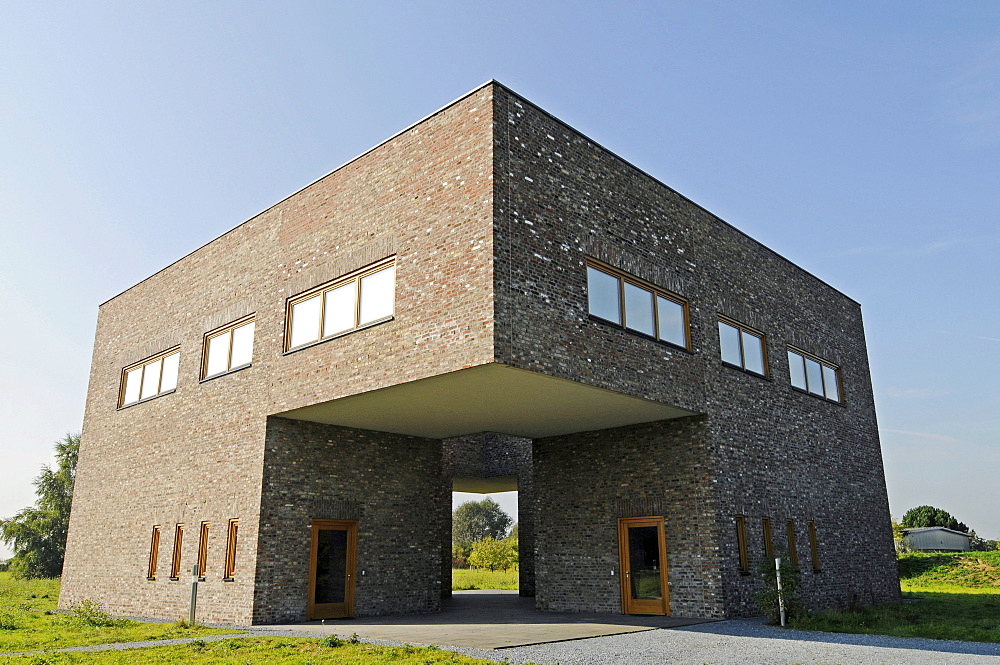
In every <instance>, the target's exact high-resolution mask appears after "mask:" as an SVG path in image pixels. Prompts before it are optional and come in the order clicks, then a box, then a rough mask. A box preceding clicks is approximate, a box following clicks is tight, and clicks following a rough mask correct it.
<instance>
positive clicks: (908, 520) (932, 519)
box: [902, 506, 969, 532]
mask: <svg viewBox="0 0 1000 665" xmlns="http://www.w3.org/2000/svg"><path fill="white" fill-rule="evenodd" d="M902 524H903V526H905V527H908V528H910V529H920V528H923V527H929V526H943V527H944V528H946V529H952V530H954V531H963V532H968V531H969V527H967V526H966V525H965V524H964V523H962V522H959V521H958V520H956V519H955V518H954V517H952V516H951V513H949V512H948V511H947V510H942V509H941V508H935V507H934V506H917V507H916V508H910V509H909V510H907V511H906V514H905V515H903V521H902Z"/></svg>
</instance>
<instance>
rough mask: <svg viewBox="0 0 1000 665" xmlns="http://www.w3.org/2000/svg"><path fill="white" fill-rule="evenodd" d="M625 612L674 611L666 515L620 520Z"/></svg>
mask: <svg viewBox="0 0 1000 665" xmlns="http://www.w3.org/2000/svg"><path fill="white" fill-rule="evenodd" d="M618 552H619V556H620V559H621V571H622V575H621V580H622V612H623V613H625V614H670V603H669V598H668V591H667V558H666V553H667V547H666V542H665V539H664V536H663V518H662V517H627V518H622V519H619V520H618Z"/></svg>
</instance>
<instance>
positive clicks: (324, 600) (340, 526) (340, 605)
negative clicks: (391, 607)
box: [309, 520, 358, 619]
mask: <svg viewBox="0 0 1000 665" xmlns="http://www.w3.org/2000/svg"><path fill="white" fill-rule="evenodd" d="M357 541H358V523H357V522H351V521H347V520H313V523H312V546H311V548H310V556H309V618H310V619H332V618H338V617H350V616H354V566H355V563H354V559H355V556H356V552H357Z"/></svg>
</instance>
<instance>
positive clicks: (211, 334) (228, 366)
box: [201, 314, 257, 381]
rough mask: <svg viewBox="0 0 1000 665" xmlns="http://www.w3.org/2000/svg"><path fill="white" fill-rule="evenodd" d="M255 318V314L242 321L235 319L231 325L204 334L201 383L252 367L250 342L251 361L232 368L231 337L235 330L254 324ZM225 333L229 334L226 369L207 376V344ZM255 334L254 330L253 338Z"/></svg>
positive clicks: (245, 317)
mask: <svg viewBox="0 0 1000 665" xmlns="http://www.w3.org/2000/svg"><path fill="white" fill-rule="evenodd" d="M255 316H256V315H255V314H250V315H249V316H244V317H243V318H242V319H237V320H236V321H233V322H232V323H227V324H226V325H224V326H221V327H219V328H216V329H215V330H210V331H209V332H207V333H205V337H204V339H203V340H202V343H201V380H202V381H208V380H209V379H215V378H217V377H220V376H225V375H226V374H231V373H232V372H238V371H239V370H241V369H246V368H247V367H250V366H251V365H253V350H252V345H253V342H252V341H251V360H250V362H248V363H244V364H242V365H237V366H236V367H233V335H232V333H233V332H235V331H236V329H237V328H242V327H243V326H245V325H248V324H250V323H256V320H255ZM226 333H230V335H229V348H228V349H226V369H224V370H223V371H221V372H216V373H215V374H209V373H208V345H209V343H210V342H211V341H212V340H213V339H214V338H216V337H219V336H220V335H225V334H226ZM256 333H257V331H256V329H255V330H254V335H255V336H256Z"/></svg>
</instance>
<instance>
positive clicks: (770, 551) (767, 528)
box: [760, 517, 774, 561]
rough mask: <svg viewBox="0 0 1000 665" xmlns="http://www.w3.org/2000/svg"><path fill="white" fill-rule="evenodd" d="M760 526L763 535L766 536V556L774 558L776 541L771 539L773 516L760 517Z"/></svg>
mask: <svg viewBox="0 0 1000 665" xmlns="http://www.w3.org/2000/svg"><path fill="white" fill-rule="evenodd" d="M760 528H761V532H762V535H763V536H764V556H766V557H767V558H768V559H770V560H772V561H773V560H774V541H773V540H772V539H771V518H770V517H761V518H760Z"/></svg>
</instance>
